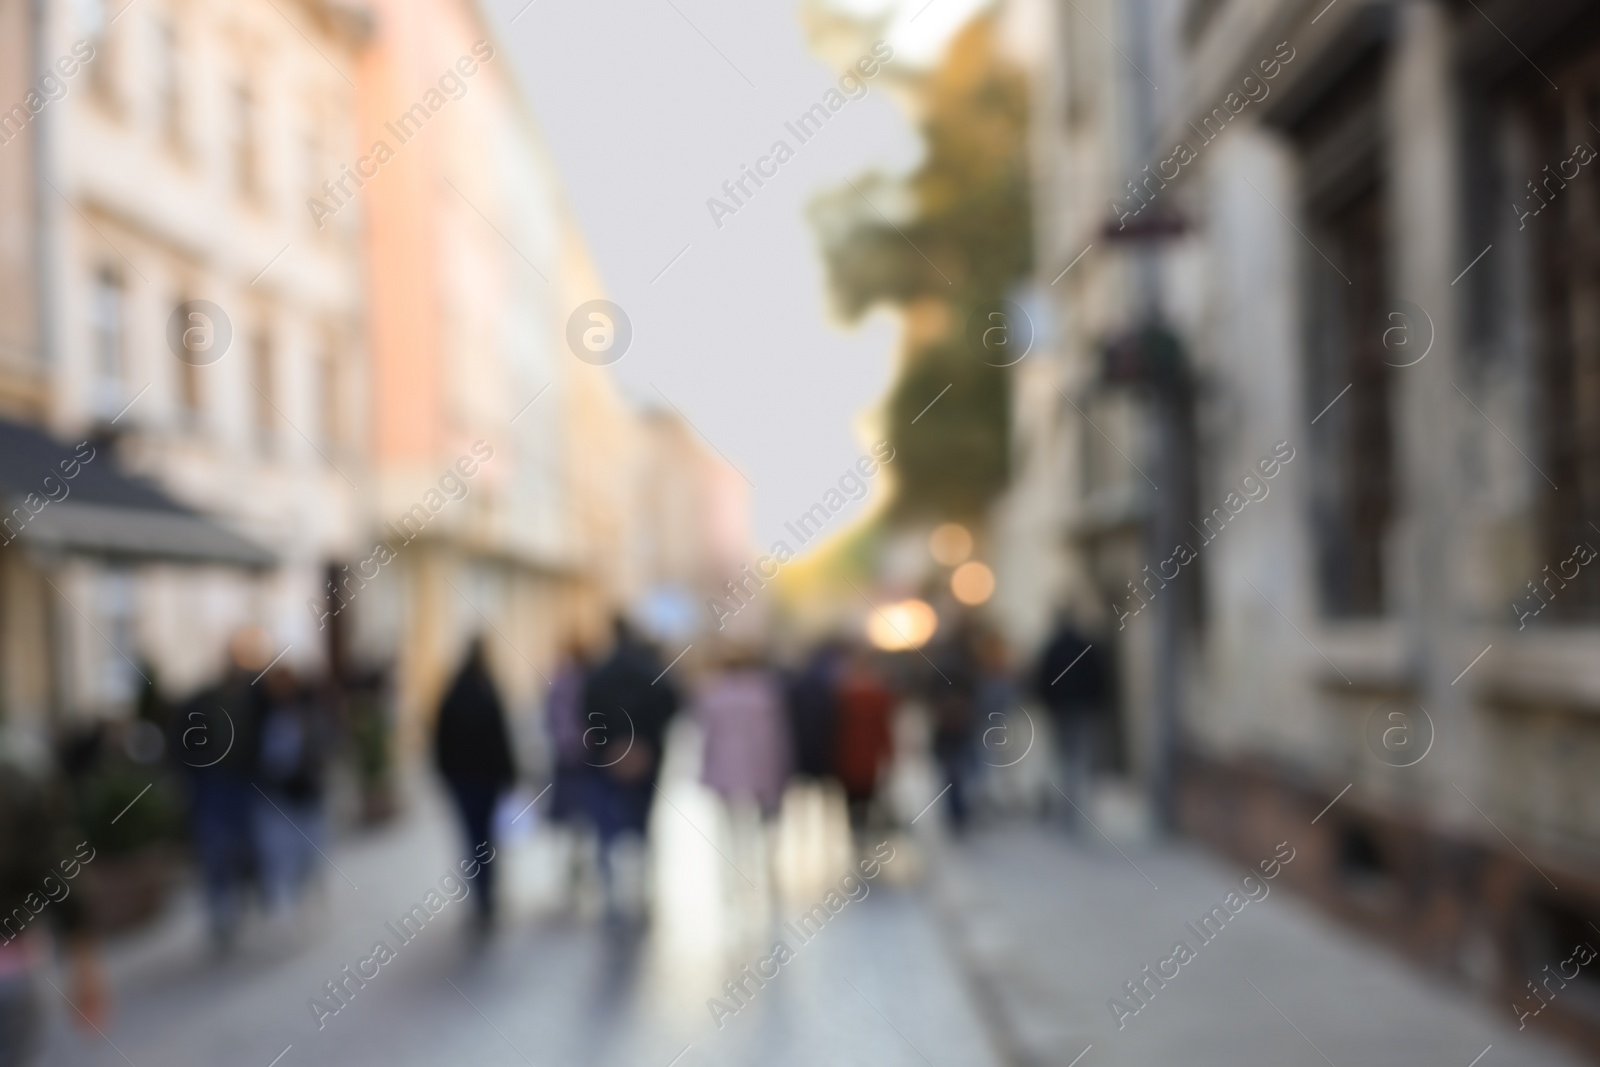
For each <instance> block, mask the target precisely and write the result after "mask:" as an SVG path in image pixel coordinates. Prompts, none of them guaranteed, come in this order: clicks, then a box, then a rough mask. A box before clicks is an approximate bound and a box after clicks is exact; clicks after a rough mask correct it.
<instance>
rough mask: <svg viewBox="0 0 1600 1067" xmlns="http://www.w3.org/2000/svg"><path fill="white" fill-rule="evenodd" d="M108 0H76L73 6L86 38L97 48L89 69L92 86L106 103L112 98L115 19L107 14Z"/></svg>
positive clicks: (87, 65)
mask: <svg viewBox="0 0 1600 1067" xmlns="http://www.w3.org/2000/svg"><path fill="white" fill-rule="evenodd" d="M106 6H107V0H75V2H74V4H73V7H74V9H75V11H76V14H77V19H78V25H79V26H80V27H81V30H80V32H81V33H82V35H83V39H84V40H85V41H87V42H89V44H90V45H92V46H93V48H94V58H93V59H91V60H90V61H89V62H88V63H87V64H85V66H86V67H87V68H88V72H89V85H90V87H91V88H93V90H94V92H95V93H96V95H98V96H99V97H100V99H101V100H102V101H105V102H108V103H109V102H110V101H111V99H112V85H111V68H112V66H113V65H114V63H113V58H112V55H111V52H112V51H113V45H112V39H111V30H112V26H111V17H110V16H109V15H108V14H107V13H106Z"/></svg>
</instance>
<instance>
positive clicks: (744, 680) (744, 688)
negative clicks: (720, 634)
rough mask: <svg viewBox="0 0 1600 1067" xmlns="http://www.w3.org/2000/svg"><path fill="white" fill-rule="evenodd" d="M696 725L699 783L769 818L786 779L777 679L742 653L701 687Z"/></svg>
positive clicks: (786, 752)
mask: <svg viewBox="0 0 1600 1067" xmlns="http://www.w3.org/2000/svg"><path fill="white" fill-rule="evenodd" d="M694 714H695V719H696V721H697V722H699V724H700V728H701V729H702V730H703V731H704V733H705V756H704V761H703V763H702V765H701V772H700V780H701V781H702V782H703V783H705V785H706V786H707V787H708V788H710V789H711V790H713V791H714V792H716V793H717V794H719V795H720V796H721V797H722V798H723V799H724V800H725V801H727V802H728V803H729V804H730V805H732V804H734V803H736V802H739V801H747V802H753V803H754V804H755V805H756V806H757V807H759V808H760V810H761V814H762V815H763V816H765V817H767V818H771V817H772V816H773V815H774V814H776V813H777V810H778V802H779V800H780V799H781V798H782V796H783V787H784V783H785V782H786V781H787V779H788V777H789V734H788V723H787V721H786V719H785V717H784V708H783V689H782V686H781V684H780V682H779V679H778V677H777V675H776V673H774V672H773V671H772V670H771V669H769V668H768V667H766V666H765V665H764V664H762V663H761V662H760V660H759V659H758V658H757V657H756V656H754V655H751V654H748V653H746V652H743V651H736V652H732V653H730V654H729V655H728V656H726V657H725V658H724V661H723V669H722V670H721V671H718V672H716V673H714V674H713V675H712V676H711V677H710V678H709V679H708V680H707V681H706V682H705V683H704V685H702V686H701V688H700V691H699V693H698V694H697V695H696V699H695V711H694Z"/></svg>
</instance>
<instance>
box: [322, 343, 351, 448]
mask: <svg viewBox="0 0 1600 1067" xmlns="http://www.w3.org/2000/svg"><path fill="white" fill-rule="evenodd" d="M335 350H336V346H335V345H334V344H333V342H332V340H331V339H329V340H327V341H324V342H323V347H322V350H321V352H320V353H319V354H318V356H317V417H318V429H319V431H320V433H321V436H322V440H323V442H324V443H325V444H328V445H338V444H342V443H343V442H344V426H343V424H342V421H341V420H340V418H339V400H340V390H339V364H338V361H337V360H336V359H335V358H334V352H335Z"/></svg>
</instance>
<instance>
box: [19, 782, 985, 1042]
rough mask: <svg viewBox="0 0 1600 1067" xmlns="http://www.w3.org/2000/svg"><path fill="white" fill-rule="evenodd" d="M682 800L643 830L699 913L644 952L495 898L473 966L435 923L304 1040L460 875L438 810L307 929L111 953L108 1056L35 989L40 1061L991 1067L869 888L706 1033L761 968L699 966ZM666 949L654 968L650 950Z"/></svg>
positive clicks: (193, 911)
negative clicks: (44, 1005) (711, 1007)
mask: <svg viewBox="0 0 1600 1067" xmlns="http://www.w3.org/2000/svg"><path fill="white" fill-rule="evenodd" d="M697 789H698V787H696V786H694V785H693V784H692V782H682V781H680V782H679V783H677V784H675V785H669V786H668V787H667V795H668V797H669V798H670V799H671V800H672V803H671V804H670V805H662V806H660V807H659V808H658V812H657V815H658V818H660V819H661V820H662V823H661V825H662V826H672V825H674V824H675V823H676V825H677V829H678V831H679V832H676V833H672V832H667V833H662V834H660V835H659V837H660V841H661V848H662V850H663V851H665V852H667V853H669V854H670V855H669V856H668V857H667V866H668V867H669V868H673V869H675V870H676V872H677V873H675V874H674V875H673V876H672V877H673V879H674V882H675V884H676V885H678V886H679V888H682V887H684V886H689V887H694V886H698V887H701V889H703V890H704V892H703V893H702V894H701V895H700V897H699V899H698V901H696V900H695V899H693V897H692V896H691V897H685V896H684V895H683V894H681V893H679V894H678V895H677V896H675V897H673V899H674V900H675V901H677V903H674V904H673V905H671V907H672V908H675V909H677V910H678V911H679V912H689V913H690V914H669V915H665V916H661V917H659V918H658V919H657V921H656V922H654V923H653V924H652V925H651V926H650V927H649V931H648V932H644V929H643V928H642V927H641V926H639V925H637V924H629V923H607V922H605V921H602V920H601V919H600V918H599V917H598V916H595V915H592V914H589V915H580V914H575V913H572V912H570V911H569V912H562V911H551V910H549V909H545V910H543V911H542V912H535V911H533V910H530V907H529V906H527V901H525V900H524V901H518V900H517V899H515V897H516V893H515V886H514V885H513V886H510V887H508V888H511V889H512V890H513V893H512V894H511V896H512V897H513V899H511V900H508V902H507V903H508V908H507V910H508V913H509V914H508V915H507V916H506V922H505V923H504V926H503V928H502V930H501V931H500V932H499V933H498V934H497V935H496V936H495V937H494V938H493V940H491V941H490V942H489V943H487V944H485V945H484V946H482V947H481V948H478V949H475V948H474V947H473V940H472V938H471V936H470V935H469V932H468V930H467V928H466V922H465V920H466V919H467V918H468V914H467V907H468V904H467V902H465V901H463V902H461V903H452V904H448V905H446V906H445V907H444V909H443V910H442V911H441V912H440V914H439V916H438V917H437V918H435V919H434V920H432V921H431V922H430V924H429V925H428V926H426V927H425V928H424V929H423V930H422V931H421V932H420V933H418V934H416V935H415V937H414V938H413V940H412V941H411V942H410V943H409V944H406V945H405V946H404V947H402V948H400V949H399V951H398V952H397V954H396V958H395V959H394V960H393V961H392V962H390V963H388V964H386V965H384V966H383V967H381V968H380V969H379V972H378V974H377V977H375V978H373V979H372V980H371V981H369V982H368V983H367V985H366V986H365V987H364V988H362V989H361V990H360V991H359V992H358V993H357V994H356V995H355V997H354V998H353V999H352V1001H351V1003H350V1004H348V1005H347V1006H346V1007H345V1008H344V1009H343V1010H342V1011H340V1012H339V1014H337V1015H335V1016H332V1017H329V1018H326V1019H324V1020H323V1022H324V1024H325V1025H324V1026H323V1027H322V1028H321V1029H319V1028H318V1026H317V1024H316V1019H315V1017H314V1016H313V1014H312V1012H311V1010H310V1009H309V1008H308V1006H307V1001H308V999H309V998H311V997H313V996H318V995H321V994H322V991H323V984H324V983H325V982H326V981H328V980H330V979H333V978H336V977H338V975H339V972H340V970H341V969H342V968H343V967H345V966H346V965H347V964H348V965H354V964H355V963H356V961H357V960H359V959H361V958H362V957H365V956H367V955H368V954H369V953H370V952H371V948H372V945H373V943H374V941H375V940H377V939H378V938H384V939H385V940H386V941H389V942H390V943H391V944H393V943H394V942H395V941H396V938H394V937H393V936H392V935H390V934H389V933H388V932H387V931H386V929H385V925H384V924H385V923H386V922H388V921H391V920H394V919H397V918H398V917H399V916H400V915H401V914H402V913H404V912H405V911H406V910H407V909H408V908H409V906H410V905H411V904H412V903H414V902H416V901H418V900H420V899H421V898H422V897H423V895H424V894H425V893H426V892H427V890H428V889H429V888H430V887H433V886H435V885H437V884H438V883H439V880H440V876H441V875H442V874H443V873H444V872H445V871H446V870H447V869H448V868H449V867H450V866H451V865H452V864H453V863H454V862H455V860H456V853H457V852H458V851H459V846H458V845H457V843H456V841H455V840H454V837H453V833H452V831H453V827H452V826H450V825H449V824H448V823H447V822H446V821H445V819H444V815H443V812H442V811H441V810H440V808H439V806H438V804H437V802H436V801H434V802H428V803H422V804H419V805H418V807H419V810H418V811H417V812H415V813H414V814H413V816H412V817H411V818H410V819H409V820H408V821H407V823H405V824H404V825H401V826H398V827H396V828H394V829H392V830H390V831H387V832H384V833H382V834H380V835H376V836H373V837H368V838H363V839H359V840H356V841H352V842H346V843H344V844H342V845H340V846H339V847H334V848H330V849H329V850H328V851H329V856H330V860H331V862H332V863H333V864H337V871H335V870H333V869H329V870H327V871H326V872H325V873H326V875H327V877H326V879H325V894H324V896H323V899H322V902H321V904H320V905H319V906H318V907H317V908H315V909H313V911H314V912H315V913H314V914H312V915H309V916H308V917H307V918H306V921H305V923H304V924H303V925H301V926H299V927H297V928H295V929H291V930H278V931H274V930H272V929H269V928H268V927H267V926H266V925H265V924H257V925H255V926H254V927H253V928H252V929H251V930H250V931H249V932H248V935H247V936H246V937H245V939H244V941H243V943H242V945H241V947H240V949H239V950H238V952H237V953H236V954H235V955H234V956H233V957H232V958H230V959H228V960H225V961H215V960H212V959H210V958H208V955H207V951H206V945H205V941H204V937H203V930H202V926H201V921H200V916H199V909H198V904H197V902H196V901H195V900H193V899H192V898H190V899H185V900H184V901H182V902H180V904H179V905H178V906H176V907H174V908H173V909H172V913H171V915H170V916H169V917H168V918H167V919H166V920H165V921H163V922H162V923H161V924H159V925H158V926H157V927H156V928H154V929H151V930H149V931H147V932H144V933H141V934H139V935H137V936H135V937H132V938H130V939H124V940H122V941H120V942H119V943H117V944H115V945H113V946H111V947H110V949H109V952H108V957H109V958H108V966H109V971H110V976H111V981H112V986H113V989H114V991H115V1016H114V1020H113V1023H112V1025H111V1026H110V1027H109V1028H108V1029H107V1031H106V1035H105V1037H106V1040H102V1039H101V1038H99V1037H96V1036H95V1035H94V1034H93V1033H92V1032H91V1033H88V1034H87V1035H85V1034H84V1033H83V1032H80V1031H78V1030H76V1029H73V1028H71V1027H69V1026H68V1025H67V1023H66V1019H65V1016H66V1014H67V1012H68V1011H69V1009H68V1008H67V1007H66V1006H65V1005H64V1004H63V1003H62V1002H61V1000H60V998H59V997H58V996H57V994H55V993H54V992H50V991H49V990H46V992H47V993H48V994H49V996H50V997H51V998H52V1000H53V1002H54V1003H53V1019H52V1022H51V1027H50V1034H49V1039H48V1041H49V1043H48V1047H47V1049H46V1052H45V1056H44V1058H43V1060H42V1061H41V1062H42V1063H43V1064H48V1065H49V1067H269V1065H275V1067H311V1065H333V1064H340V1065H347V1064H384V1065H386V1067H387V1065H393V1067H411V1065H417V1067H422V1065H439V1067H443V1065H456V1064H485V1065H490V1067H502V1065H503V1067H512V1065H517V1064H529V1065H533V1067H546V1065H558V1064H560V1065H566V1064H582V1065H597V1067H598V1065H612V1064H617V1065H621V1064H627V1065H632V1067H668V1065H669V1064H671V1065H673V1067H721V1065H729V1067H732V1065H741V1067H742V1065H745V1064H750V1063H756V1062H760V1063H763V1064H772V1065H775V1067H784V1065H791V1064H792V1065H795V1067H799V1065H807V1067H811V1065H815V1064H819V1063H828V1064H873V1065H888V1067H893V1065H901V1064H904V1065H913V1064H914V1065H918V1067H926V1065H927V1063H929V1062H930V1061H931V1062H933V1063H937V1064H939V1065H941V1067H943V1065H946V1064H948V1065H952V1067H954V1065H956V1064H960V1065H962V1067H988V1065H991V1064H998V1062H999V1061H998V1060H996V1059H995V1058H994V1056H993V1054H992V1053H991V1051H990V1049H989V1046H988V1043H987V1042H988V1039H987V1037H986V1035H985V1032H984V1030H983V1027H982V1024H981V1022H980V1020H979V1018H978V1016H977V1014H976V1013H975V1011H974V1010H973V1008H972V1007H971V1005H970V1004H969V1002H968V999H967V996H966V992H965V987H964V985H963V983H962V979H961V976H960V974H959V972H958V971H957V969H956V968H955V966H954V964H953V962H952V960H951V958H950V957H949V956H948V955H947V953H946V951H945V947H944V941H943V938H942V936H941V933H940V931H939V929H938V927H937V925H936V924H935V923H934V921H933V917H932V912H931V910H930V909H929V907H928V906H927V903H926V901H925V900H924V898H923V896H922V895H921V894H920V893H919V892H917V891H916V890H915V889H913V888H905V887H897V886H896V885H894V884H892V883H893V881H894V879H891V878H890V877H889V876H888V875H887V874H885V875H884V876H882V877H880V878H878V879H877V880H876V881H875V882H874V883H872V886H871V889H870V892H869V893H868V895H867V896H866V897H865V898H864V899H861V900H859V901H856V902H851V903H849V904H848V905H847V906H846V907H845V908H844V909H843V910H842V911H841V912H840V913H839V914H838V915H837V917H835V918H834V919H832V920H831V921H830V922H829V923H828V925H827V926H825V927H824V928H823V929H822V930H821V931H820V932H819V933H817V934H816V935H815V937H814V938H813V939H812V940H811V941H810V942H808V943H806V944H804V945H800V944H799V942H798V941H797V940H796V939H794V938H793V937H790V938H789V944H790V945H791V946H792V947H794V948H795V958H794V959H793V960H792V961H791V962H789V963H787V964H786V965H784V966H783V967H782V968H781V969H780V971H779V973H778V975H777V976H776V977H775V978H773V980H772V981H771V982H769V983H768V985H767V986H766V987H765V988H763V989H761V990H760V991H759V992H758V994H757V995H756V996H754V997H753V998H751V1003H750V1004H749V1006H748V1007H747V1008H745V1009H744V1010H742V1011H740V1012H738V1013H737V1014H736V1015H735V1016H734V1017H732V1018H731V1019H727V1020H724V1021H725V1024H726V1025H725V1027H724V1028H721V1029H719V1028H718V1027H717V1026H716V1025H714V1022H713V1019H712V1016H711V1013H710V1012H709V1011H708V1010H707V1006H706V1000H707V998H708V997H710V996H713V995H717V994H720V993H721V992H722V989H721V987H722V983H723V982H724V981H725V980H727V979H729V978H731V977H733V975H734V973H735V972H736V970H737V966H736V965H742V964H744V963H752V964H753V963H754V962H755V961H756V960H758V959H760V958H762V957H764V956H766V955H767V954H768V950H769V949H770V948H771V939H770V938H771V934H770V933H767V934H764V935H763V937H762V938H761V939H760V940H759V941H756V940H751V939H748V938H747V939H746V942H745V943H742V944H738V945H736V946H735V948H734V949H733V950H731V951H723V950H720V949H714V947H713V946H715V945H717V944H723V943H724V942H725V940H726V939H724V941H718V939H717V937H716V936H714V935H715V934H716V929H715V928H716V925H717V923H718V921H719V920H720V919H721V918H724V917H723V916H720V915H719V914H718V912H719V906H718V905H716V904H715V903H714V902H715V901H716V900H717V899H718V898H717V897H716V887H717V885H718V884H720V883H721V882H724V881H726V880H727V879H726V878H724V877H723V875H726V874H728V873H729V872H728V871H727V869H726V864H727V862H728V861H727V860H725V859H724V858H723V857H722V855H719V853H730V849H731V846H730V844H729V842H728V841H727V840H726V838H725V835H724V834H723V833H722V829H725V827H719V823H718V821H717V819H716V818H715V817H714V813H713V812H711V811H710V808H709V807H708V803H707V802H708V798H707V797H705V796H704V795H700V794H697V793H696V790H697ZM691 819H692V820H693V822H694V824H693V825H690V820H691ZM679 820H681V821H679ZM541 833H542V831H541ZM702 835H704V836H702ZM537 839H538V838H537V835H536V840H537ZM713 841H715V842H717V844H716V845H713V844H712V842H713ZM529 847H531V846H530V845H529V844H528V843H527V842H524V843H523V844H522V845H520V846H519V845H513V846H509V847H508V856H510V857H511V858H512V859H513V860H514V861H516V860H518V859H519V857H520V860H521V861H529V860H537V859H538V857H537V856H530V855H529V854H527V849H528V848H529ZM902 847H903V848H904V849H905V851H903V852H901V854H900V855H899V856H898V857H897V859H896V860H895V862H894V863H893V864H891V865H890V869H892V868H895V867H898V868H899V870H900V871H901V872H904V873H902V874H898V875H897V877H898V878H899V880H900V881H902V882H904V881H906V878H905V875H906V874H910V873H912V872H913V870H914V866H913V865H914V855H913V854H914V853H915V851H916V850H915V846H913V845H911V844H910V843H909V842H902ZM519 849H521V850H522V852H521V853H519V851H518V850H519ZM730 854H733V855H737V854H738V853H737V852H736V851H732V852H731V853H730ZM546 859H548V857H546ZM517 866H518V863H517V862H513V863H511V864H509V865H508V867H509V868H516V867H517ZM527 866H528V863H527V862H522V863H521V867H522V868H524V869H525V868H526V867H527ZM510 881H512V882H513V883H514V882H516V881H517V879H516V878H512V879H510ZM357 887H359V888H357ZM524 895H526V894H524ZM685 901H687V902H685ZM669 910H670V909H669ZM788 914H790V915H792V914H793V911H792V910H791V911H789V912H788ZM763 929H764V930H767V931H770V930H771V926H769V925H764V926H763ZM686 932H687V934H688V935H691V936H688V937H686V936H685V934H686ZM669 936H670V938H672V939H673V940H672V947H671V949H670V950H669V949H668V948H667V946H666V944H665V943H664V940H665V939H667V938H668V937H669ZM701 948H703V949H705V951H699V949H701ZM56 980H57V982H58V984H60V978H59V976H56ZM280 1056H281V1059H280V1058H279V1057H280Z"/></svg>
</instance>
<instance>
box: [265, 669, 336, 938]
mask: <svg viewBox="0 0 1600 1067" xmlns="http://www.w3.org/2000/svg"><path fill="white" fill-rule="evenodd" d="M256 684H257V686H258V687H259V688H260V689H261V690H262V694H261V708H260V713H261V723H260V730H259V740H258V743H257V746H256V773H255V783H256V788H257V789H258V790H259V794H260V795H259V796H258V797H257V798H256V801H257V802H256V804H255V836H256V849H257V855H258V862H259V870H260V880H261V893H262V898H263V901H264V903H265V905H266V910H267V914H268V916H269V918H271V919H272V920H273V921H274V922H276V923H277V924H278V925H280V926H288V925H289V924H290V923H291V922H292V920H293V919H294V917H295V913H296V912H297V911H298V909H299V904H300V898H301V896H302V894H303V892H304V890H305V887H306V884H307V883H308V882H309V880H310V878H311V874H312V872H313V871H314V870H315V869H316V868H315V863H316V856H317V849H318V848H319V847H321V845H322V843H323V841H324V840H325V838H326V836H327V834H326V827H325V821H324V818H323V812H322V790H323V771H324V768H325V766H326V763H327V754H328V750H329V748H330V745H331V741H332V738H331V736H330V735H331V723H330V721H329V720H330V715H329V711H328V706H327V703H326V701H325V700H324V699H322V698H321V695H320V694H318V693H316V692H314V691H313V690H312V689H311V688H309V687H308V686H305V685H303V684H302V683H301V681H300V680H299V679H298V678H297V677H296V676H295V674H294V671H293V670H292V669H290V668H289V667H288V666H285V665H283V664H277V665H274V666H273V667H271V668H269V669H268V671H267V673H266V675H265V676H264V677H263V678H262V679H261V680H260V681H259V682H257V683H256Z"/></svg>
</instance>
